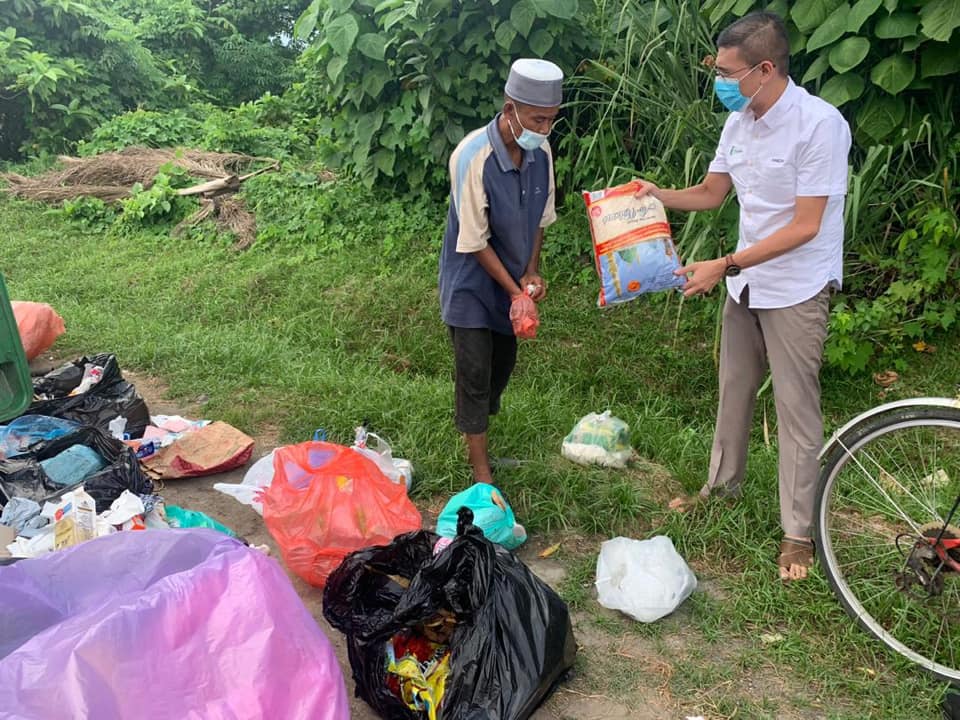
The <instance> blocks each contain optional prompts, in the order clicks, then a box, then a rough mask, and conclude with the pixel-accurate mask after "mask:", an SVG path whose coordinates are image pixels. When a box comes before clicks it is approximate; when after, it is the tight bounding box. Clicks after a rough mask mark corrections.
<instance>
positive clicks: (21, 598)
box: [0, 530, 350, 720]
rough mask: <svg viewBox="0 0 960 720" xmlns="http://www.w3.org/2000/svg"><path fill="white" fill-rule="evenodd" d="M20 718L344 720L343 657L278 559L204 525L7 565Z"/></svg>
mask: <svg viewBox="0 0 960 720" xmlns="http://www.w3.org/2000/svg"><path fill="white" fill-rule="evenodd" d="M0 587H3V602H2V603H0V707H2V708H3V712H4V713H8V714H9V715H10V716H11V717H23V718H26V717H31V718H44V720H61V719H62V720H72V719H73V718H80V717H89V718H120V717H123V718H133V717H143V716H147V717H156V718H187V717H194V718H201V717H205V718H212V717H262V718H311V719H312V720H349V718H350V708H349V701H348V698H347V693H346V689H345V686H344V681H343V676H342V673H341V671H340V668H339V665H338V662H337V658H336V655H335V654H334V651H333V647H332V646H331V644H330V642H329V640H328V639H327V638H326V637H325V636H324V634H323V632H322V631H321V630H320V628H319V627H318V626H317V623H316V622H315V621H314V619H313V617H311V615H310V613H309V611H308V610H307V609H306V608H305V607H304V605H303V603H302V602H301V600H300V598H299V597H298V596H297V593H296V591H295V590H294V588H293V586H292V585H291V583H290V581H289V579H288V578H287V577H286V575H285V574H284V572H283V571H282V570H281V568H280V567H279V566H278V565H277V563H276V562H275V561H274V560H272V559H270V558H268V557H267V556H266V555H264V554H262V553H260V552H258V551H256V550H253V549H250V548H247V547H245V546H244V545H243V544H242V543H240V542H238V541H237V540H234V539H231V538H228V537H225V536H224V535H222V534H220V533H216V532H212V531H209V530H176V531H168V532H160V533H150V532H125V533H117V534H114V535H110V536H108V537H102V538H98V539H95V540H92V541H90V542H86V543H83V544H82V545H78V546H76V547H72V548H69V549H67V550H65V551H63V552H59V553H55V554H52V555H48V556H45V557H41V558H36V559H32V560H21V561H19V562H17V563H15V564H13V565H7V566H3V565H0Z"/></svg>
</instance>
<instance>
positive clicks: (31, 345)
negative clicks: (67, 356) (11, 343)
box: [10, 300, 67, 360]
mask: <svg viewBox="0 0 960 720" xmlns="http://www.w3.org/2000/svg"><path fill="white" fill-rule="evenodd" d="M10 306H11V307H12V308H13V316H14V317H15V318H16V319H17V330H18V331H19V332H20V342H21V343H23V352H24V354H25V355H26V356H27V360H33V359H34V358H35V357H37V356H38V355H40V353H42V352H44V351H45V350H48V349H49V348H50V346H51V345H53V343H54V341H56V339H57V338H58V337H60V336H61V335H63V334H64V333H65V332H66V331H67V329H66V327H64V324H63V318H62V317H60V315H59V314H58V313H57V311H56V310H54V309H53V308H52V307H50V306H49V305H47V304H46V303H38V302H25V301H18V300H14V301H12V302H11V303H10Z"/></svg>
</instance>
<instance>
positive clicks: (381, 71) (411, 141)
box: [292, 0, 591, 190]
mask: <svg viewBox="0 0 960 720" xmlns="http://www.w3.org/2000/svg"><path fill="white" fill-rule="evenodd" d="M583 5H584V6H587V5H588V3H586V2H585V3H583ZM579 9H580V3H579V2H578V1H577V0H518V1H517V2H514V3H506V2H497V0H482V1H480V2H465V1H464V0H455V1H453V2H451V1H450V0H410V1H409V2H405V1H404V0H386V1H385V2H373V0H331V1H330V2H329V3H326V2H323V1H322V0H314V2H313V3H311V5H310V6H309V8H308V9H307V11H306V12H305V13H304V15H303V16H301V18H300V20H299V21H298V24H297V28H296V31H297V36H298V37H301V38H308V37H313V43H312V45H311V46H310V47H309V48H308V49H307V50H306V51H305V52H304V53H303V55H302V56H301V59H300V67H301V70H302V72H303V74H304V80H303V82H302V83H298V84H295V85H294V88H293V90H292V94H293V97H294V98H295V102H296V103H297V105H298V106H299V107H300V108H301V109H302V110H303V111H304V112H306V113H312V114H315V115H316V116H317V121H316V131H317V133H318V134H319V136H320V138H321V143H320V146H319V149H320V151H321V153H322V156H323V159H324V160H326V161H327V162H330V163H331V164H334V165H338V166H340V167H342V168H344V169H347V170H350V171H353V172H355V173H356V174H357V175H358V176H359V177H361V178H362V179H363V180H364V181H365V182H366V184H367V185H372V184H373V183H374V182H375V181H381V182H386V183H391V182H392V183H393V184H395V185H397V186H401V187H402V188H404V189H410V190H417V189H419V188H422V187H427V188H433V189H441V188H443V187H445V186H446V183H447V159H448V158H449V155H450V152H451V151H452V149H453V147H454V145H455V144H456V143H457V142H459V141H460V140H461V139H462V138H463V136H464V135H465V134H466V133H467V132H469V131H470V130H473V129H475V128H476V127H479V126H481V125H482V124H484V123H485V122H487V121H489V119H490V118H491V117H493V115H494V113H495V112H496V110H497V108H498V107H499V105H500V103H501V101H502V88H503V83H504V81H505V79H506V76H507V71H508V69H509V67H510V63H511V62H512V61H513V60H514V59H515V58H517V57H519V56H522V55H527V56H530V55H533V56H543V57H549V58H550V59H551V60H553V61H555V62H556V63H557V64H558V65H560V66H561V67H562V68H563V69H564V70H565V71H566V72H567V73H570V72H571V71H572V70H574V69H575V68H576V66H577V63H578V62H579V60H580V58H581V57H582V56H583V54H584V53H585V51H586V50H587V48H588V47H589V46H590V42H591V38H590V36H589V35H587V34H585V33H584V32H583V29H582V25H583V23H584V21H585V20H584V16H583V15H580V14H579ZM314 31H316V32H314Z"/></svg>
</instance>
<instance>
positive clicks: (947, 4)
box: [920, 0, 960, 42]
mask: <svg viewBox="0 0 960 720" xmlns="http://www.w3.org/2000/svg"><path fill="white" fill-rule="evenodd" d="M920 19H921V20H922V21H923V34H924V35H926V36H927V37H928V38H930V39H931V40H937V41H939V42H947V41H948V40H949V39H950V36H951V35H952V34H953V31H954V30H956V29H957V28H958V27H960V2H957V0H932V2H928V3H927V4H926V5H924V7H923V9H922V10H921V11H920Z"/></svg>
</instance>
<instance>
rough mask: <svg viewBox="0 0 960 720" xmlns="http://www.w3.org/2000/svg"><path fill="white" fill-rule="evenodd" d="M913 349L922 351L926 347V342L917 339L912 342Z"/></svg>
mask: <svg viewBox="0 0 960 720" xmlns="http://www.w3.org/2000/svg"><path fill="white" fill-rule="evenodd" d="M913 349H914V350H916V351H917V352H924V351H926V349H927V344H926V343H925V342H924V341H923V340H918V341H917V342H915V343H914V344H913Z"/></svg>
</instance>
